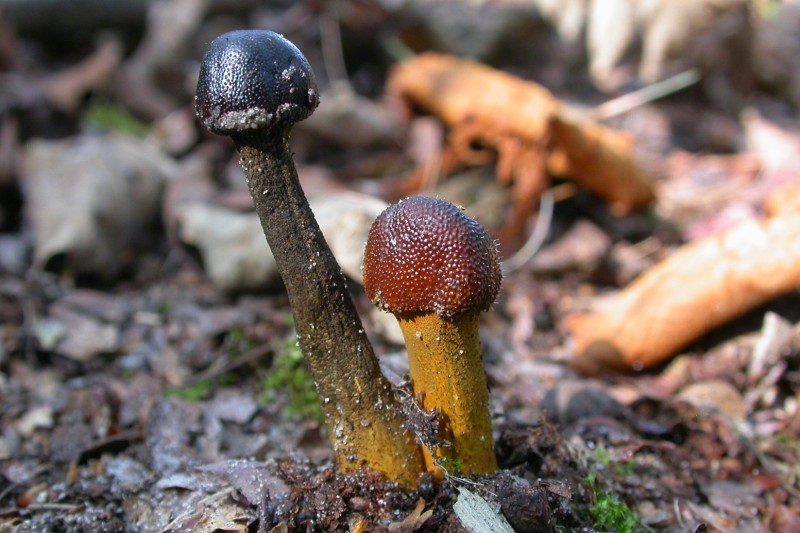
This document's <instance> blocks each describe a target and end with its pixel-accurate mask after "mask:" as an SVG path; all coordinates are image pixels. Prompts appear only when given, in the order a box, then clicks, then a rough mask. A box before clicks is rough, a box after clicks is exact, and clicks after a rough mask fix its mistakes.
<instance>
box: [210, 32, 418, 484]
mask: <svg viewBox="0 0 800 533" xmlns="http://www.w3.org/2000/svg"><path fill="white" fill-rule="evenodd" d="M318 101H319V99H318V95H317V88H316V83H315V80H314V74H313V72H312V70H311V67H310V66H309V64H308V61H307V60H306V58H305V57H304V56H303V54H302V53H301V52H300V51H299V50H298V49H297V48H296V47H295V46H294V45H293V44H292V43H291V42H289V41H288V40H286V39H284V38H283V37H282V36H280V35H278V34H276V33H273V32H270V31H258V30H252V31H250V30H244V31H234V32H230V33H226V34H224V35H222V36H220V37H218V38H217V39H216V40H214V42H212V43H211V46H210V48H209V50H208V52H207V53H206V55H205V57H204V58H203V62H202V65H201V69H200V76H199V79H198V83H197V98H196V109H197V115H198V117H199V118H200V120H201V121H202V122H203V124H205V126H206V127H207V128H208V129H209V130H210V131H212V132H214V133H217V134H220V135H229V136H230V137H231V138H232V139H233V141H234V143H235V145H236V148H237V149H238V150H239V153H240V156H241V164H242V166H243V167H244V170H245V172H246V174H247V180H248V184H249V188H250V194H251V195H252V197H253V202H254V203H255V208H256V212H257V213H258V216H259V218H260V219H261V225H262V227H263V229H264V234H265V235H266V238H267V241H268V243H269V246H270V248H271V249H272V253H273V255H274V256H275V261H276V263H277V267H278V270H279V272H280V274H281V277H282V278H283V281H284V284H285V286H286V290H287V292H288V295H289V301H290V303H291V305H292V309H293V311H294V316H295V325H296V328H297V333H298V338H299V340H300V347H301V348H302V350H303V354H304V355H305V360H306V364H307V367H308V369H309V372H310V374H311V376H312V378H313V379H314V381H315V383H316V386H317V391H318V393H319V397H320V401H321V402H322V408H323V411H324V412H325V417H326V421H327V424H328V429H329V432H330V438H331V442H332V444H333V449H334V452H335V456H336V459H337V461H338V464H339V468H340V469H341V470H342V471H344V472H347V471H351V470H355V469H358V468H362V467H368V468H371V469H373V470H376V471H378V472H381V473H383V474H385V475H386V477H387V478H389V479H392V480H397V481H398V482H400V483H401V484H403V485H413V484H414V483H415V482H416V479H417V477H418V475H419V473H420V472H421V471H422V470H423V467H422V458H421V455H420V452H419V450H418V448H417V447H416V445H415V443H414V441H413V437H412V436H411V435H409V434H408V433H407V432H406V431H404V429H403V426H402V423H403V420H402V417H401V416H400V415H399V412H398V410H397V409H396V405H395V400H394V396H393V393H392V389H391V386H390V385H389V383H388V381H387V380H386V379H385V377H384V376H383V375H382V374H381V371H380V368H379V365H378V360H377V358H376V357H375V355H374V352H373V350H372V346H371V344H370V343H369V341H368V339H367V337H366V335H365V334H364V330H363V328H362V326H361V320H360V318H359V316H358V314H357V313H356V310H355V306H354V304H353V302H352V299H351V298H350V295H349V294H348V292H347V284H346V281H345V278H344V275H343V274H342V272H341V269H340V268H339V265H338V264H337V262H336V260H335V259H334V257H333V254H332V253H331V251H330V248H329V247H328V244H327V243H326V242H325V239H324V238H323V236H322V233H321V231H320V229H319V226H318V224H317V222H316V220H315V218H314V215H313V214H312V212H311V209H310V208H309V205H308V201H307V200H306V197H305V195H304V193H303V190H302V188H301V187H300V183H299V181H298V179H297V171H296V170H295V167H294V163H293V161H292V154H291V151H290V148H289V131H290V129H291V127H292V125H293V124H294V123H295V122H298V121H300V120H303V119H304V118H306V117H308V116H309V115H311V113H313V111H314V109H315V108H316V107H317V104H318Z"/></svg>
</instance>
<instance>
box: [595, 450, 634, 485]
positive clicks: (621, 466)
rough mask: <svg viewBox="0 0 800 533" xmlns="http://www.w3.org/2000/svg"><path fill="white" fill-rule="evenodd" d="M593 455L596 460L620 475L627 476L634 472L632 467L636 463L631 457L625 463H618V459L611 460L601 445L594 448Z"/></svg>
mask: <svg viewBox="0 0 800 533" xmlns="http://www.w3.org/2000/svg"><path fill="white" fill-rule="evenodd" d="M594 457H595V459H597V462H598V463H600V464H601V465H603V466H607V467H610V468H612V469H613V470H614V472H616V473H617V474H619V475H620V476H623V477H627V476H632V475H633V474H634V472H633V468H634V466H635V465H636V460H635V459H631V460H630V461H628V462H627V463H620V462H619V461H612V460H611V456H610V455H609V454H608V450H607V449H605V448H603V447H602V446H601V447H599V448H596V449H595V450H594Z"/></svg>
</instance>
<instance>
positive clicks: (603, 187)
mask: <svg viewBox="0 0 800 533" xmlns="http://www.w3.org/2000/svg"><path fill="white" fill-rule="evenodd" d="M387 93H388V95H389V97H390V98H392V99H394V100H395V101H399V102H400V103H402V104H403V105H404V106H405V107H406V108H407V109H408V110H412V109H421V110H423V111H425V112H427V113H430V114H432V115H434V116H436V117H437V118H438V119H439V120H441V121H442V122H443V123H444V124H445V125H446V126H447V127H448V128H449V129H450V133H449V136H448V140H447V143H448V153H447V154H445V155H443V156H442V161H443V163H444V165H445V166H447V165H449V166H450V167H454V166H456V165H463V164H467V165H474V164H484V163H487V162H489V161H491V160H492V158H493V157H494V155H493V154H494V153H495V152H496V154H497V178H498V179H499V180H500V181H501V182H503V183H506V184H509V183H511V182H512V181H513V182H514V192H513V209H512V214H511V216H510V217H509V219H508V221H507V223H506V226H505V231H504V237H505V238H504V241H505V242H506V243H508V244H512V245H513V243H514V242H516V241H518V240H519V238H520V231H521V229H522V228H524V227H525V221H526V219H527V218H528V216H529V215H530V213H531V211H532V210H533V208H534V207H535V206H536V204H537V203H538V199H539V196H540V195H541V193H542V192H543V191H544V190H545V189H546V188H547V186H548V182H549V175H550V174H552V175H556V176H563V177H567V178H569V179H572V180H574V181H576V182H577V183H579V184H580V185H581V186H582V187H584V188H586V189H588V190H589V191H591V192H593V193H594V194H597V195H598V196H599V197H601V198H603V199H604V200H606V201H607V202H608V203H609V204H610V205H611V206H612V208H613V209H614V210H615V211H616V212H617V213H620V214H623V213H626V212H628V211H630V210H631V209H636V208H641V207H645V206H647V205H649V204H650V203H651V202H652V201H653V200H654V198H655V193H654V191H653V188H652V187H653V185H652V183H651V175H650V174H651V173H650V171H649V170H648V169H647V168H646V167H645V166H643V165H642V164H641V162H640V161H638V160H637V156H636V155H635V154H634V146H633V140H632V139H631V138H630V137H629V136H628V135H627V134H625V133H623V132H620V131H615V130H612V129H610V128H607V127H604V126H601V125H599V124H596V123H593V122H591V121H588V120H584V119H581V118H579V117H577V116H576V115H574V114H573V113H570V112H568V111H567V110H566V108H565V107H564V106H563V105H562V103H561V102H560V101H559V100H558V99H556V97H554V96H553V95H552V94H550V92H549V91H547V89H545V88H544V87H542V86H540V85H538V84H536V83H533V82H528V81H523V80H521V79H519V78H516V77H514V76H512V75H510V74H506V73H502V72H499V71H496V70H493V69H491V68H490V67H488V66H485V65H482V64H480V63H476V62H474V61H468V60H463V59H458V58H455V57H451V56H445V55H439V54H434V53H426V54H422V55H419V56H417V57H415V58H413V59H408V60H406V61H404V62H402V63H399V64H398V65H396V66H395V68H394V69H393V71H392V72H391V75H390V77H389V80H388V82H387ZM476 146H477V148H476ZM443 170H444V172H445V173H446V172H448V170H447V168H444V169H443Z"/></svg>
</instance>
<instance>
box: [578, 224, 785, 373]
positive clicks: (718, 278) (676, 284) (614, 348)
mask: <svg viewBox="0 0 800 533" xmlns="http://www.w3.org/2000/svg"><path fill="white" fill-rule="evenodd" d="M798 233H800V212H797V211H790V212H787V213H783V214H781V215H780V216H777V217H774V218H772V219H769V220H764V221H755V220H751V221H747V222H744V223H741V224H739V225H738V226H736V227H734V228H732V229H730V230H728V231H726V232H724V233H722V234H720V235H717V236H715V237H710V238H707V239H703V240H700V241H697V242H693V243H691V244H688V245H686V246H684V247H683V248H681V249H680V250H679V251H677V252H676V253H675V254H673V255H672V256H671V257H669V258H668V259H666V260H665V261H663V262H661V263H659V264H658V265H656V266H655V267H653V268H652V269H650V270H649V271H647V272H646V273H645V274H643V275H642V276H641V277H639V278H638V279H637V280H636V281H634V282H633V283H632V284H631V285H630V286H628V287H627V288H626V289H625V290H623V291H622V292H621V293H620V294H618V295H617V296H616V297H615V298H613V299H612V300H611V301H609V302H608V306H607V307H606V308H605V309H603V310H601V311H597V312H595V313H591V314H585V315H580V314H575V315H570V316H568V317H567V318H566V320H565V324H566V326H567V328H568V329H569V330H570V331H571V332H572V334H573V336H574V338H575V349H576V357H575V359H574V360H573V365H574V366H576V367H577V368H579V369H581V370H583V371H585V372H588V373H596V372H598V371H602V370H604V369H608V368H613V369H620V370H642V369H644V368H647V367H650V366H653V365H655V364H658V363H659V362H661V361H664V360H665V359H667V358H669V357H671V356H672V355H675V354H676V353H677V352H678V350H680V349H681V348H684V347H685V346H687V345H688V344H689V343H691V342H692V341H694V340H696V339H697V338H699V337H700V336H702V335H703V334H705V333H707V332H709V331H711V330H712V329H714V328H716V327H717V326H720V325H722V324H724V323H726V322H728V321H729V320H731V319H733V318H736V317H738V316H740V315H742V314H744V313H745V312H747V311H749V310H751V309H753V308H754V307H757V306H758V305H761V304H763V303H765V302H767V301H769V300H770V299H772V298H775V297H777V296H779V295H781V294H784V293H786V292H789V291H791V290H793V289H794V288H796V287H798V286H800V240H798V239H797V235H798Z"/></svg>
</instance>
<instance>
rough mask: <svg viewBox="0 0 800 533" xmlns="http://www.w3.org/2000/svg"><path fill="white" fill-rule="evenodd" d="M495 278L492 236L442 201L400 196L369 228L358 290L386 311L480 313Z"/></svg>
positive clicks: (493, 294)
mask: <svg viewBox="0 0 800 533" xmlns="http://www.w3.org/2000/svg"><path fill="white" fill-rule="evenodd" d="M501 277H502V276H501V273H500V263H499V260H498V256H497V249H496V248H495V244H494V241H493V240H492V238H491V237H490V236H489V234H488V233H487V232H486V230H485V229H484V228H483V226H481V225H480V224H479V223H478V222H477V221H476V220H475V219H473V218H470V217H468V216H467V215H465V214H464V213H463V212H462V211H461V210H460V209H459V208H458V207H456V206H454V205H453V204H451V203H450V202H447V201H445V200H440V199H437V198H427V197H424V196H413V197H411V198H407V199H405V200H401V201H400V202H398V203H396V204H394V205H391V206H389V207H388V208H387V209H386V210H385V211H384V212H383V213H381V214H380V216H378V218H377V219H376V220H375V222H374V223H373V224H372V228H371V229H370V232H369V238H368V240H367V247H366V250H365V253H364V288H365V289H366V292H367V296H369V298H370V300H372V302H373V303H374V304H375V305H377V306H379V307H381V308H382V309H384V310H386V311H390V312H392V313H395V314H398V313H419V312H421V313H428V312H435V313H437V314H439V315H441V316H452V315H456V314H459V313H463V312H465V311H476V312H477V311H483V310H486V309H488V308H489V307H490V306H491V305H492V303H493V302H494V300H495V298H496V297H497V291H498V290H499V289H500V281H501Z"/></svg>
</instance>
